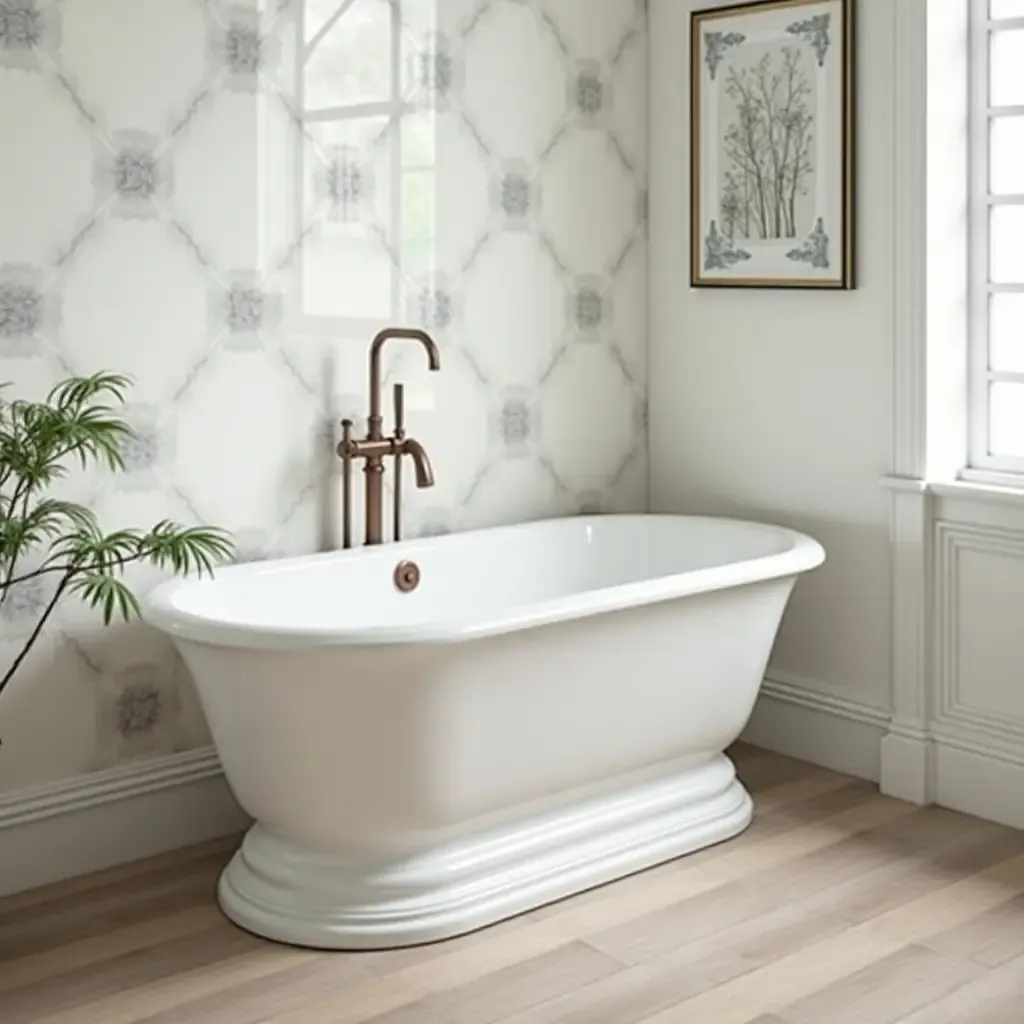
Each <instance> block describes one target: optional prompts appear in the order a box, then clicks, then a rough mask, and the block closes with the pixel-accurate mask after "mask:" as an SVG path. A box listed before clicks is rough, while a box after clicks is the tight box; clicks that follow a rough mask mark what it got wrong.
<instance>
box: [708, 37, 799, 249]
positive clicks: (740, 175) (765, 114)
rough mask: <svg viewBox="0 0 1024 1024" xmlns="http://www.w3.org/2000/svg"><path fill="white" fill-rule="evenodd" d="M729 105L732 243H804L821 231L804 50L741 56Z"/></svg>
mask: <svg viewBox="0 0 1024 1024" xmlns="http://www.w3.org/2000/svg"><path fill="white" fill-rule="evenodd" d="M731 56H732V59H731V61H730V64H729V68H728V70H727V71H726V72H725V75H724V78H723V82H722V94H721V102H722V104H723V110H722V113H723V123H724V124H725V131H724V132H723V134H722V136H721V151H720V160H719V166H720V167H721V168H722V176H721V180H720V182H719V189H720V192H719V206H720V210H721V226H722V232H723V234H724V235H725V236H726V238H728V239H729V240H730V242H732V241H739V240H744V241H758V240H761V241H768V240H773V239H786V238H797V237H803V236H804V235H806V234H807V232H808V231H810V230H811V228H812V227H813V223H814V212H815V211H814V202H813V198H814V174H815V166H814V159H813V157H814V128H815V124H814V114H813V113H812V111H813V110H814V102H815V79H814V75H813V70H812V69H811V68H809V67H808V64H809V63H810V62H808V61H807V60H806V59H805V54H804V51H803V50H802V48H801V47H799V46H788V45H786V46H779V45H777V44H776V45H774V46H754V47H745V48H743V50H738V51H736V52H735V54H734V55H731Z"/></svg>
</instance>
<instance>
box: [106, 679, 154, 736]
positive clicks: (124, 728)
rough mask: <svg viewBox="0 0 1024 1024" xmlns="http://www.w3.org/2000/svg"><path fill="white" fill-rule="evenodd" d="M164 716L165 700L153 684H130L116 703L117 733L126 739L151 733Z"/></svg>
mask: <svg viewBox="0 0 1024 1024" xmlns="http://www.w3.org/2000/svg"><path fill="white" fill-rule="evenodd" d="M162 714H163V698H162V697H161V694H160V690H159V689H158V688H157V687H156V686H154V685H153V684H152V683H129V684H128V685H127V686H125V688H124V689H123V690H122V691H121V693H120V694H119V695H118V697H117V700H116V701H115V715H116V718H117V731H118V732H119V733H120V734H121V735H122V736H124V737H125V738H126V739H127V738H128V737H130V736H135V735H136V734H137V733H145V732H151V731H152V730H153V729H154V728H155V727H156V725H157V723H158V722H159V721H160V716H161V715H162Z"/></svg>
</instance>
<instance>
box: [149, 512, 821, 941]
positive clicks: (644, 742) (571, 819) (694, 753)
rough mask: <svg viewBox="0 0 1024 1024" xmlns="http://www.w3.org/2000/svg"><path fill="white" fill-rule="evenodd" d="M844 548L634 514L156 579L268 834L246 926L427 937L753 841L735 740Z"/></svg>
mask: <svg viewBox="0 0 1024 1024" xmlns="http://www.w3.org/2000/svg"><path fill="white" fill-rule="evenodd" d="M404 559H412V560H415V562H416V563H417V564H418V565H419V566H420V568H421V571H422V578H421V582H420V585H419V587H418V589H416V590H415V591H413V592H412V593H402V592H400V591H399V590H398V589H397V588H396V587H395V584H394V581H393V571H394V568H395V566H396V564H397V563H398V562H399V561H400V560H404ZM823 559H824V552H823V550H822V548H821V547H820V545H819V544H818V543H817V542H816V541H814V540H811V539H810V538H808V537H806V536H803V535H801V534H798V533H794V532H792V531H789V530H785V529H782V528H779V527H774V526H766V525H761V524H756V523H745V522H736V521H731V520H725V519H709V518H698V517H686V516H655V515H622V516H598V517H583V518H567V519H557V520H548V521H543V522H536V523H529V524H523V525H520V526H513V527H502V528H497V529H491V530H480V531H473V532H467V533H460V534H453V535H449V536H445V537H439V538H430V539H422V540H414V541H407V542H402V543H400V544H388V545H383V546H380V547H377V548H368V549H367V548H362V549H354V550H351V551H345V552H330V553H326V554H318V555H312V556H305V557H299V558H291V559H282V560H278V561H273V562H262V563H253V564H248V565H241V566H234V567H231V568H228V569H223V570H220V571H219V572H218V574H217V577H216V578H215V579H214V580H203V581H198V580H171V581H168V582H167V583H164V584H162V585H161V586H159V587H157V588H156V589H155V590H154V591H153V592H152V593H151V594H150V595H149V598H148V601H147V603H146V607H145V613H146V617H147V619H148V620H149V621H150V622H151V623H152V624H153V625H155V626H157V627H158V628H160V629H162V630H165V631H166V632H167V633H169V634H170V635H171V636H172V637H173V638H174V640H175V643H176V645H177V646H178V649H179V650H180V652H181V655H182V657H183V658H184V660H185V662H186V664H187V665H188V667H189V669H190V670H191V672H192V675H193V677H194V679H195V681H196V685H197V688H198V691H199V695H200V699H201V701H202V705H203V708H204V710H205V713H206V716H207V719H208V721H209V724H210V728H211V731H212V733H213V737H214V741H215V744H216V746H217V749H218V752H219V754H220V757H221V760H222V763H223V765H224V770H225V774H226V777H227V780H228V782H229V784H230V786H231V788H232V790H233V791H234V793H235V795H236V797H237V799H238V800H239V802H240V803H241V805H242V806H243V807H244V808H245V810H246V811H247V812H248V813H249V814H251V815H252V817H253V818H254V819H255V822H256V823H255V825H254V826H253V828H252V830H251V831H250V832H249V833H248V835H247V836H246V838H245V841H244V843H243V845H242V847H241V849H240V850H239V851H238V853H237V854H236V855H235V857H234V859H233V860H232V862H231V864H230V865H229V866H228V868H227V869H226V870H225V872H224V875H223V876H222V879H221V884H220V893H219V895H220V901H221V905H222V906H223V908H224V910H225V912H226V913H227V914H228V915H229V916H230V917H231V918H232V919H233V920H235V921H236V922H237V923H238V924H240V925H241V926H243V927H245V928H248V929H250V930H252V931H254V932H256V933H258V934H262V935H265V936H268V937H271V938H274V939H278V940H281V941H285V942H291V943H296V944H300V945H310V946H316V947H321V948H344V949H358V948H382V947H391V946H401V945H409V944H412V943H417V942H423V941H431V940H436V939H441V938H446V937H450V936H453V935H457V934H461V933H464V932H466V931H470V930H472V929H474V928H478V927H481V926H483V925H486V924H489V923H492V922H494V921H497V920H500V919H502V918H505V917H508V916H510V915H513V914H516V913H521V912H523V911H526V910H529V909H531V908H533V907H536V906H538V905H540V904H543V903H546V902H549V901H551V900H554V899H558V898H561V897H564V896H566V895H569V894H571V893H573V892H577V891H580V890H582V889H584V888H588V887H590V886H593V885H596V884H599V883H602V882H606V881H610V880H612V879H614V878H618V877H621V876H622V875H625V874H628V873H630V872H634V871H637V870H640V869H641V868H644V867H648V866H650V865H652V864H655V863H658V862H661V861H664V860H667V859H670V858H672V857H676V856H679V855H681V854H685V853H687V852H690V851H692V850H695V849H699V848H701V847H704V846H707V845H709V844H711V843H714V842H718V841H721V840H723V839H726V838H728V837H730V836H732V835H735V834H736V833H737V832H739V831H741V830H742V829H743V828H744V827H745V826H746V825H747V823H748V822H749V820H750V816H751V802H750V798H749V796H748V795H747V793H746V792H745V791H744V790H743V788H742V787H741V786H740V784H739V782H738V781H737V780H736V778H735V773H734V771H733V768H732V765H731V763H730V762H729V761H728V759H727V758H726V757H725V756H724V755H723V753H722V751H723V750H724V749H725V748H726V747H727V746H728V745H729V744H730V743H732V742H733V741H734V740H735V739H736V737H737V736H738V735H739V733H740V732H741V730H742V729H743V727H744V725H745V724H746V722H747V720H748V718H749V716H750V713H751V711H752V709H753V705H754V701H755V699H756V696H757V693H758V689H759V687H760V684H761V680H762V678H763V675H764V670H765V667H766V664H767V661H768V657H769V654H770V652H771V648H772V645H773V642H774V640H775V637H776V634H777V631H778V628H779V624H780V620H781V617H782V614H783V611H784V609H785V607H786V603H787V601H788V599H789V596H790V593H791V591H792V588H793V586H794V584H795V582H796V580H797V577H798V576H799V574H800V573H802V572H805V571H807V570H810V569H813V568H814V567H815V566H817V565H819V564H820V563H821V562H822V561H823Z"/></svg>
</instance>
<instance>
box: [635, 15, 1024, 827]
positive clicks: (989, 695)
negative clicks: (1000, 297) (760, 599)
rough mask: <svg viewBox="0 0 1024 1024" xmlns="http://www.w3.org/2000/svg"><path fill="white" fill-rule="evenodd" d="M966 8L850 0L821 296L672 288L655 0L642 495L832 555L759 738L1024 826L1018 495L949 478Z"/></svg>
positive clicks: (683, 23) (683, 68) (662, 35)
mask: <svg viewBox="0 0 1024 1024" xmlns="http://www.w3.org/2000/svg"><path fill="white" fill-rule="evenodd" d="M966 4H967V0H949V2H948V3H947V2H946V0H942V3H939V2H938V0H933V2H932V3H930V4H929V2H928V0H898V2H896V3H893V2H892V0H858V3H857V14H858V31H857V40H856V54H857V91H856V105H857V124H856V129H857V159H856V173H857V190H858V204H857V213H856V224H857V236H856V241H857V249H858V257H857V270H858V285H859V286H858V288H857V290H855V291H853V292H850V293H845V294H842V293H822V294H815V293H812V292H792V293H786V292H782V291H779V292H770V291H756V290H755V291H743V290H728V291H727V290H722V291H717V290H716V291H695V290H692V289H690V288H689V286H688V276H689V268H688V251H687V235H688V230H689V217H688V148H687V133H688V127H689V125H688V116H689V105H688V100H689V95H688V80H689V79H688V73H689V67H688V55H689V48H688V40H689V24H688V15H689V12H690V10H691V9H692V8H694V7H696V6H698V4H697V3H694V2H693V0H689V2H678V0H652V3H651V12H650V29H651V69H650V70H651V94H650V103H651V165H650V175H651V212H650V215H651V242H650V268H651V275H650V280H649V302H650V319H649V368H650V402H651V432H650V453H651V492H652V505H653V507H654V508H655V509H656V510H686V511H689V510H693V511H710V512H715V513H720V514H728V515H741V516H750V517H754V518H760V519H769V520H774V521H777V522H781V523H785V524H787V525H792V526H795V527H797V528H800V529H805V530H807V531H808V532H809V533H811V534H812V535H814V536H816V537H817V538H818V539H820V540H821V541H822V543H823V544H824V545H825V547H826V549H827V551H828V561H827V563H826V565H825V566H824V567H822V568H821V569H820V570H818V571H817V572H815V573H813V574H812V575H810V576H808V577H806V578H804V579H803V580H802V581H801V582H800V583H799V585H798V587H797V589H796V592H795V594H794V598H793V601H792V603H791V605H790V608H789V610H788V612H787V615H786V618H785V621H784V624H783V628H782V631H781V634H780V637H779V641H778V644H777V646H776V649H775V651H774V655H773V658H772V662H771V667H770V670H769V677H768V679H767V681H766V684H765V688H764V692H763V695H762V698H761V700H760V701H759V704H758V708H757V710H756V712H755V715H754V718H753V720H752V722H751V724H750V727H749V729H748V736H749V737H750V738H751V739H753V740H754V741H755V742H758V743H760V744H762V745H765V746H768V747H772V748H774V749H777V750H782V751H784V752H788V753H791V754H794V755H796V756H798V757H804V758H807V759H808V760H812V761H816V762H818V763H822V764H827V765H830V766H832V767H836V768H840V769H844V770H848V771H852V772H855V773H857V774H860V775H864V776H866V777H869V778H873V779H877V780H879V781H880V783H881V786H882V789H883V790H884V791H885V792H888V793H892V794H894V795H897V796H900V797H904V798H906V799H910V800H914V801H917V802H922V803H927V802H937V803H940V804H944V805H946V806H950V807H954V808H957V809H960V810H964V811H967V812H970V813H974V814H977V815H980V816H982V817H987V818H992V819H995V820H999V821H1003V822H1008V823H1010V824H1013V825H1016V826H1020V827H1024V801H1022V800H1021V798H1020V794H1021V793H1022V792H1024V687H1022V686H1021V681H1022V679H1024V631H1022V630H1021V629H1020V615H1019V609H1020V607H1021V601H1022V599H1024V492H1021V491H1014V490H1005V489H1004V490H1000V489H999V488H994V487H987V486H983V485H978V484H965V483H963V482H956V481H954V480H951V479H949V473H950V468H951V467H953V468H956V467H958V466H959V465H960V464H961V461H958V460H962V452H961V451H958V450H957V448H958V446H960V445H962V441H961V439H960V438H959V436H958V435H957V428H958V427H959V426H960V424H962V423H963V421H964V416H963V408H962V398H963V396H964V395H965V389H964V388H963V387H962V384H963V380H962V374H963V366H964V365H965V354H964V352H965V350H964V346H965V338H964V331H963V329H962V327H963V323H964V308H965V282H964V269H965V261H964V259H963V255H962V254H963V252H964V251H965V250H964V248H963V246H964V234H963V233H964V224H965V215H966V196H965V193H964V185H965V181H964V174H963V167H964V166H965V163H964V161H965V157H966V154H965V151H964V148H963V147H964V140H965V138H966V133H965V131H964V123H963V115H964V110H965V104H964V89H965V85H966V75H965V74H964V68H963V54H964V52H965V50H964V47H965V38H964V26H965V24H966V18H965V16H964V15H965V12H966V10H967V8H966ZM700 6H701V7H707V6H713V5H712V4H706V3H701V4H700ZM929 95H931V96H932V97H933V101H932V103H931V104H929V102H928V97H929ZM929 397H931V399H932V401H931V402H929ZM958 401H959V405H960V407H959V408H958V407H957V405H958Z"/></svg>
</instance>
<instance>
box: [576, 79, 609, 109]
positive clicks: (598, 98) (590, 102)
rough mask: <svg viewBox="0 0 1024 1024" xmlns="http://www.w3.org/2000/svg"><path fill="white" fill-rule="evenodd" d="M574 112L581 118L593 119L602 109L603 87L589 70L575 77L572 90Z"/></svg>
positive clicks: (599, 80)
mask: <svg viewBox="0 0 1024 1024" xmlns="http://www.w3.org/2000/svg"><path fill="white" fill-rule="evenodd" d="M573 99H574V102H575V105H576V112H577V113H578V114H580V115H582V116H583V117H587V118H590V117H594V116H595V115H597V114H600V113H601V111H602V109H604V85H603V84H602V83H601V79H600V78H599V77H598V76H597V74H595V73H594V72H593V71H591V70H584V71H581V72H580V73H579V74H578V75H577V76H576V81H575V85H574V89H573Z"/></svg>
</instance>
